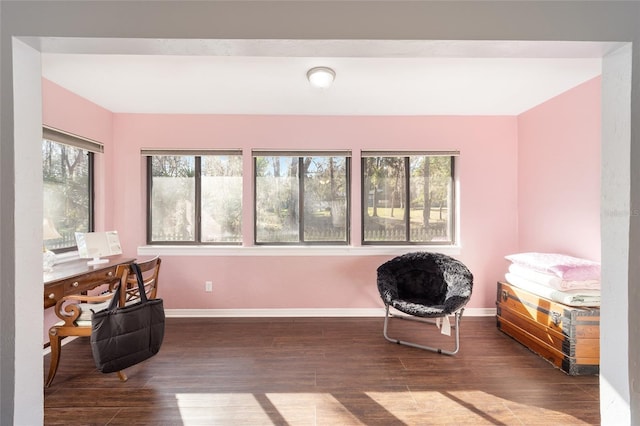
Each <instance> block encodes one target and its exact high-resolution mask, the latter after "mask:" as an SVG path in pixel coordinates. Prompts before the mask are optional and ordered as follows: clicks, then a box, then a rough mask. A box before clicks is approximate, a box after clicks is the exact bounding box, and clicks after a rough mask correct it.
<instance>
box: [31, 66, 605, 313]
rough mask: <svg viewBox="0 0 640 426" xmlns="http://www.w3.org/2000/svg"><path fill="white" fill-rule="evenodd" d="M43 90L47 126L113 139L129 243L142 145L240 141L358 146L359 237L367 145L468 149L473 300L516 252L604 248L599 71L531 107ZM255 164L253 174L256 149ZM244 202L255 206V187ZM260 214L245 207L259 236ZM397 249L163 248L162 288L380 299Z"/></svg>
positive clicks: (179, 294) (141, 190) (464, 241)
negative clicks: (240, 252)
mask: <svg viewBox="0 0 640 426" xmlns="http://www.w3.org/2000/svg"><path fill="white" fill-rule="evenodd" d="M43 91H44V95H43V97H44V109H45V111H44V114H43V116H44V120H45V124H49V125H52V126H54V127H57V128H60V129H62V130H66V131H69V132H72V133H77V134H81V135H84V136H88V137H90V138H93V139H96V140H99V141H101V142H103V143H104V144H105V155H104V156H101V157H102V158H103V162H104V170H103V174H102V175H100V176H99V177H98V180H99V181H101V182H100V183H99V185H101V186H99V187H98V189H97V191H96V192H100V194H101V195H102V197H103V199H104V205H103V206H102V207H101V208H100V210H99V211H98V214H99V215H102V217H103V218H104V220H103V226H104V227H105V228H104V229H106V228H112V229H117V230H118V231H119V232H120V235H121V239H122V243H123V247H124V250H125V254H128V255H132V256H135V255H136V252H137V247H138V246H140V245H144V244H145V193H146V192H145V191H146V188H145V186H146V185H145V167H144V165H145V163H144V159H143V158H142V157H141V156H140V149H141V148H173V147H177V148H179V147H188V148H240V149H244V150H245V155H246V156H248V155H250V149H251V148H270V149H278V148H295V149H305V148H327V149H331V148H335V149H351V150H352V151H353V156H354V159H353V163H352V165H353V170H352V178H353V185H352V191H353V193H352V208H353V211H354V213H353V214H352V217H353V219H352V228H353V231H352V244H353V245H358V241H359V232H360V228H359V221H358V218H359V215H358V214H357V213H356V212H357V211H358V209H359V206H360V194H359V188H360V185H359V172H360V164H359V161H358V155H359V152H360V151H361V150H368V149H424V150H437V149H446V150H451V149H455V150H459V151H460V153H461V155H460V157H459V158H458V160H457V163H456V165H457V175H458V185H459V186H458V196H459V200H460V212H461V213H460V244H461V247H462V248H461V252H460V255H459V256H456V257H458V258H459V259H461V260H462V261H463V262H464V263H465V264H467V265H468V266H469V268H470V269H471V271H472V272H473V273H474V276H475V288H474V295H473V298H472V301H471V303H470V305H469V307H471V308H493V307H494V306H495V282H496V280H498V279H500V278H501V277H502V276H503V274H504V272H505V267H506V265H505V261H504V259H503V258H504V255H506V254H509V253H513V252H515V251H518V250H520V251H523V250H540V251H542V250H554V251H563V252H567V253H571V254H575V255H580V256H585V257H590V258H594V259H598V258H599V250H600V239H599V196H600V191H599V164H600V156H599V149H600V125H599V123H600V117H599V100H600V87H599V79H595V80H592V81H590V82H587V83H585V84H583V85H581V86H579V87H577V88H575V89H573V90H570V91H568V92H566V93H565V94H562V95H560V96H558V97H556V98H554V99H552V100H550V101H548V102H546V103H545V104H542V105H540V106H539V107H536V108H534V109H532V110H530V111H527V112H526V113H524V114H522V115H521V116H520V117H451V116H430V117H337V116H336V117H329V116H325V117H323V116H236V115H228V116H227V115H216V116H207V115H154V114H112V113H110V112H109V111H106V110H104V109H102V108H100V107H97V106H96V105H94V104H91V103H90V102H88V101H86V100H84V99H81V98H78V97H77V96H75V95H73V94H71V93H70V92H68V91H66V90H64V89H62V88H60V87H58V86H56V85H54V84H52V83H49V82H47V81H44V82H43ZM61 106H64V108H61ZM116 158H117V162H116V161H115V160H116ZM244 173H245V179H250V176H251V162H250V161H245V170H244ZM245 188H250V185H249V184H247V185H246V186H245ZM244 203H245V206H251V205H252V201H251V195H250V193H249V191H247V194H246V197H245V200H244ZM105 206H108V208H107V207H105ZM248 211H249V210H248ZM250 219H251V214H250V213H249V214H246V215H245V216H244V220H245V226H244V229H245V233H244V238H245V243H249V244H250V243H251V233H250V228H251V224H250ZM98 229H100V228H98ZM409 250H410V248H408V249H407V251H409ZM389 257H390V256H318V257H308V256H307V257H301V256H290V257H272V256H209V257H204V256H163V270H162V284H161V289H160V295H161V296H162V297H163V298H164V299H165V306H166V307H167V308H185V309H188V308H193V309H207V308H229V309H230V308H235V309H240V308H373V307H380V306H381V302H380V298H379V296H378V294H377V289H376V286H375V270H376V268H377V267H378V266H379V265H380V264H381V263H382V262H384V261H385V260H386V259H388V258H389ZM205 280H213V281H214V282H215V287H214V292H213V293H211V294H209V293H204V291H203V287H204V285H203V284H204V281H205Z"/></svg>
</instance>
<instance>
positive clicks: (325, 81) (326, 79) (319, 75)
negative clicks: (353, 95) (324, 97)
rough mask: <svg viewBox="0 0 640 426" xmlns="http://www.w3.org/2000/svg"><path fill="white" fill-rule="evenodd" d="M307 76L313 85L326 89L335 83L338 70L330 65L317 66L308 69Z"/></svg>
mask: <svg viewBox="0 0 640 426" xmlns="http://www.w3.org/2000/svg"><path fill="white" fill-rule="evenodd" d="M307 78H308V79H309V83H311V85H312V86H313V87H319V88H321V89H326V88H327V87H329V86H331V84H333V80H334V79H335V78H336V72H335V71H334V70H332V69H331V68H329V67H315V68H311V69H310V70H309V71H307Z"/></svg>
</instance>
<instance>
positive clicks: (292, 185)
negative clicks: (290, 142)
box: [255, 157, 300, 243]
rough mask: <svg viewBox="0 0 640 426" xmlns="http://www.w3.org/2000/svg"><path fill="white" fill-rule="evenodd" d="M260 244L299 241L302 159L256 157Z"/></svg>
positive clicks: (257, 229) (257, 216)
mask: <svg viewBox="0 0 640 426" xmlns="http://www.w3.org/2000/svg"><path fill="white" fill-rule="evenodd" d="M255 173H256V187H255V191H256V219H255V220H256V242H259V243H262V242H269V243H275V242H298V241H300V236H299V212H298V208H299V196H298V193H299V187H298V157H255Z"/></svg>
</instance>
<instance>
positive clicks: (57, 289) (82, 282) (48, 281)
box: [42, 256, 135, 309]
mask: <svg viewBox="0 0 640 426" xmlns="http://www.w3.org/2000/svg"><path fill="white" fill-rule="evenodd" d="M134 260H135V259H131V258H126V257H122V256H118V257H112V258H109V262H108V263H101V264H99V265H87V259H78V260H74V261H71V262H66V263H61V264H59V265H55V266H54V267H53V270H52V271H51V272H44V273H43V275H42V278H43V281H44V308H45V309H46V308H50V307H52V306H55V304H56V302H57V301H58V300H60V299H61V298H62V297H63V296H67V295H70V294H79V293H82V292H84V291H87V290H91V289H92V288H95V287H97V286H99V285H102V284H111V283H114V282H115V281H117V279H116V268H117V267H118V265H122V264H125V263H131V262H133V261H134Z"/></svg>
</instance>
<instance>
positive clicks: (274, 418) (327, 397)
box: [176, 390, 583, 426]
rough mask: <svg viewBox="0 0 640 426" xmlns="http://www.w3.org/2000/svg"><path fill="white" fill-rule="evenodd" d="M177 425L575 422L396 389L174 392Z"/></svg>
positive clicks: (482, 396) (510, 405)
mask: <svg viewBox="0 0 640 426" xmlns="http://www.w3.org/2000/svg"><path fill="white" fill-rule="evenodd" d="M176 402H177V405H178V408H179V410H180V416H181V418H182V424H183V425H185V426H190V425H196V424H203V423H208V424H210V423H221V424H229V422H231V423H236V424H256V425H257V424H264V425H269V424H289V425H312V424H341V425H365V424H367V420H371V419H375V420H386V421H389V422H390V423H396V424H397V423H400V422H401V423H404V424H414V423H415V422H416V421H417V420H419V419H423V420H424V419H425V418H428V419H430V422H432V423H433V424H441V423H447V424H519V423H521V422H522V421H523V420H524V421H525V423H526V421H527V420H531V419H538V420H540V419H545V422H547V421H548V422H549V423H550V424H553V423H555V424H568V423H570V424H581V423H583V422H582V421H581V420H580V419H578V418H576V417H573V416H571V415H570V414H567V413H565V412H561V411H554V410H550V409H545V408H542V407H540V406H537V405H536V404H532V403H521V402H517V401H515V400H509V399H504V398H500V397H498V396H496V395H492V394H490V393H486V392H482V391H474V390H467V391H451V392H441V391H440V392H439V391H409V390H407V391H399V392H362V393H361V394H356V395H354V394H353V393H349V394H341V393H340V392H339V391H336V392H331V393H328V392H327V393H267V394H253V393H180V394H176Z"/></svg>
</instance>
